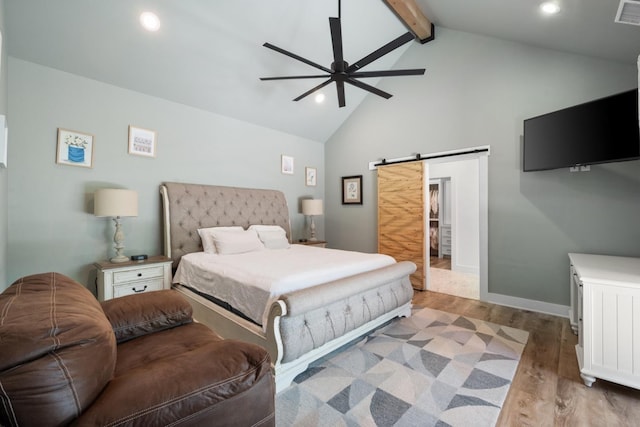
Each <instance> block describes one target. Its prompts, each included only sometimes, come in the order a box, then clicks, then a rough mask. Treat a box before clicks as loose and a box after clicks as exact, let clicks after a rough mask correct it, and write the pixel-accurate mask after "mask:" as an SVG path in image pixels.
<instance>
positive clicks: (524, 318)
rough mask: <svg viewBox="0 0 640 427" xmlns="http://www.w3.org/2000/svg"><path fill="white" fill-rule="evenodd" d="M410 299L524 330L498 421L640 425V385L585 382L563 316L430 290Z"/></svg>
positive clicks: (501, 423)
mask: <svg viewBox="0 0 640 427" xmlns="http://www.w3.org/2000/svg"><path fill="white" fill-rule="evenodd" d="M413 303H414V304H416V305H420V306H423V307H431V308H434V309H436V310H442V311H447V312H449V313H456V314H461V315H464V316H467V317H472V318H475V319H480V320H485V321H488V322H493V323H498V324H501V325H506V326H511V327H514V328H519V329H524V330H526V331H528V332H529V341H528V342H527V345H526V347H525V349H524V352H523V355H522V359H521V360H520V364H519V365H518V370H517V372H516V375H515V378H514V380H513V383H512V385H511V387H510V389H509V394H508V395H507V399H506V401H505V404H504V406H503V408H502V412H501V413H500V418H499V419H498V424H497V425H498V426H580V427H582V426H640V390H635V389H632V388H629V387H624V386H620V385H617V384H614V383H610V382H607V381H603V380H597V381H596V382H595V384H594V385H593V386H592V387H591V388H588V387H586V386H585V385H584V383H583V382H582V379H581V378H580V373H579V371H578V362H577V360H576V355H575V345H576V344H577V342H578V338H577V336H575V335H574V334H573V333H572V332H571V326H570V325H569V320H568V319H565V318H561V317H557V316H551V315H545V314H540V313H535V312H531V311H525V310H518V309H513V308H509V307H503V306H500V305H496V304H490V303H486V302H481V301H476V300H471V299H466V298H460V297H455V296H451V295H447V294H441V293H436V292H430V291H415V295H414V298H413Z"/></svg>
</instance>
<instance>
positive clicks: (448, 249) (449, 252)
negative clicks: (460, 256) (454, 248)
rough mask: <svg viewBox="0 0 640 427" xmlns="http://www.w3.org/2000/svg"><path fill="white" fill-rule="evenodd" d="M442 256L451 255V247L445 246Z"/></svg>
mask: <svg viewBox="0 0 640 427" xmlns="http://www.w3.org/2000/svg"><path fill="white" fill-rule="evenodd" d="M442 255H451V246H443V247H442Z"/></svg>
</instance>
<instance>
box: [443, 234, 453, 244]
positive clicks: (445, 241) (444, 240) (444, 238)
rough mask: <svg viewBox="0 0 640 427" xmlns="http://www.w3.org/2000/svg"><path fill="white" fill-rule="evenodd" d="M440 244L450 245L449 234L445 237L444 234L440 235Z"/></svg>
mask: <svg viewBox="0 0 640 427" xmlns="http://www.w3.org/2000/svg"><path fill="white" fill-rule="evenodd" d="M442 244H443V245H447V246H451V236H449V237H445V236H444V235H443V236H442Z"/></svg>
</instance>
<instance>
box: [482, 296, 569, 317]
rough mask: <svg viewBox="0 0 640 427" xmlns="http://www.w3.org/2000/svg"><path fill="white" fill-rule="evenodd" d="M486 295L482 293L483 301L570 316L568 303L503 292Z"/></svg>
mask: <svg viewBox="0 0 640 427" xmlns="http://www.w3.org/2000/svg"><path fill="white" fill-rule="evenodd" d="M485 297H486V298H485ZM485 297H483V296H482V295H481V296H480V298H481V299H482V301H486V302H491V303H494V304H499V305H505V306H507V307H513V308H519V309H522V310H529V311H536V312H538V313H544V314H552V315H554V316H559V317H565V318H568V317H569V306H568V305H560V304H553V303H550V302H544V301H536V300H531V299H526V298H518V297H512V296H508V295H502V294H494V293H491V292H489V293H487V295H485Z"/></svg>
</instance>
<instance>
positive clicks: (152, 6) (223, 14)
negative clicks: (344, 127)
mask: <svg viewBox="0 0 640 427" xmlns="http://www.w3.org/2000/svg"><path fill="white" fill-rule="evenodd" d="M417 1H418V3H419V4H420V6H421V7H422V9H423V11H424V12H425V13H426V14H427V16H429V18H430V19H431V20H432V21H433V22H434V23H435V25H436V26H443V27H448V28H451V29H456V30H461V31H466V32H472V33H478V34H484V35H489V36H494V37H499V38H503V39H508V40H514V41H518V42H522V43H527V44H531V45H535V46H540V47H545V48H550V49H557V50H561V51H567V52H573V53H579V54H584V55H588V56H595V57H600V58H604V59H607V60H613V61H620V62H624V63H629V64H634V63H635V62H636V60H637V57H638V54H640V26H633V25H625V24H616V23H614V17H615V14H616V11H617V9H618V0H557V1H558V3H560V5H561V6H562V11H561V12H560V14H558V15H556V16H553V17H544V16H542V15H541V14H540V13H539V11H538V5H539V3H540V0H482V1H480V0H475V1H473V0H417ZM4 4H5V7H6V10H5V22H6V31H7V34H6V40H7V42H8V52H9V55H11V56H13V57H17V58H20V59H24V60H27V61H32V62H35V63H38V64H42V65H46V66H49V67H52V68H56V69H59V70H63V71H68V72H71V73H74V74H78V75H81V76H86V77H89V78H91V79H95V80H99V81H103V82H106V83H110V84H113V85H116V86H120V87H123V88H127V89H131V90H134V91H138V92H142V93H146V94H149V95H153V96H156V97H159V98H164V99H168V100H171V101H175V102H178V103H182V104H185V105H190V106H193V107H196V108H200V109H203V110H208V111H211V112H214V113H218V114H222V115H225V116H230V117H233V118H237V119H240V120H243V121H247V122H251V123H255V124H258V125H261V126H265V127H269V128H273V129H278V130H281V131H284V132H287V133H290V134H294V135H299V136H301V137H304V138H308V139H311V140H314V141H319V142H324V141H326V140H327V139H328V138H329V137H330V136H331V135H332V134H333V132H334V131H335V130H336V129H337V128H338V127H339V126H340V125H341V124H342V122H343V121H344V120H346V118H347V117H348V116H349V114H350V113H351V112H352V111H353V110H354V109H355V107H357V105H358V104H359V103H360V102H361V101H362V100H363V99H364V97H365V96H367V92H365V91H362V90H360V89H357V88H353V87H350V86H349V85H346V86H347V88H346V101H347V106H346V107H345V108H338V106H337V97H336V94H335V87H334V85H330V86H327V87H326V88H325V89H324V93H325V94H326V95H327V99H326V100H325V102H324V103H323V104H316V103H315V102H314V100H313V97H311V96H310V97H307V98H305V99H304V100H302V101H299V102H292V99H293V98H295V97H296V96H298V95H300V94H302V93H303V92H305V91H307V90H308V89H310V88H311V87H313V86H315V85H316V84H318V83H320V82H321V81H322V80H292V81H275V82H274V81H270V82H263V81H260V80H258V78H259V77H266V76H279V75H292V74H296V75H297V74H317V72H318V70H317V69H315V68H313V67H310V66H308V65H305V64H302V63H299V62H297V61H295V60H294V59H291V58H289V57H287V56H284V55H281V54H279V53H277V52H274V51H272V50H269V49H267V48H265V47H262V44H263V43H264V42H269V43H272V44H274V45H276V46H278V47H281V48H283V49H286V50H288V51H291V52H294V53H296V54H298V55H300V56H303V57H305V58H308V59H309V60H311V61H314V62H316V63H319V64H321V65H323V66H326V67H330V64H331V62H332V50H331V39H330V34H329V21H328V17H329V16H337V13H338V10H337V9H338V6H337V5H338V1H337V0H154V1H151V0H146V1H145V0H108V1H104V0H56V1H51V0H5V2H4ZM145 10H150V11H153V12H155V13H156V14H158V15H159V17H160V19H161V21H162V24H161V28H160V30H159V31H158V32H157V33H148V32H146V31H144V30H142V29H141V27H140V25H139V24H138V15H139V14H140V13H141V12H143V11H145ZM342 27H343V28H342V29H343V39H344V56H345V59H346V60H347V61H348V62H350V63H353V62H355V61H357V60H359V59H361V58H362V57H364V56H365V55H367V54H369V53H370V52H372V51H374V50H376V49H377V48H379V47H380V46H382V45H383V44H385V43H387V42H389V41H391V40H392V39H394V38H396V37H398V36H399V35H401V34H403V33H404V32H405V31H406V30H405V28H404V27H403V25H402V24H401V23H400V21H398V19H397V18H396V17H395V15H394V14H393V13H392V12H391V11H390V10H389V9H388V8H387V6H386V5H385V4H384V3H383V2H382V0H343V1H342ZM437 37H438V32H437V28H436V38H437ZM408 48H411V49H429V44H428V43H427V44H425V45H420V44H419V43H417V42H411V43H409V44H408V45H405V46H403V47H401V48H399V49H397V50H396V51H394V52H392V53H390V54H388V55H386V56H384V57H383V58H381V59H379V60H378V61H376V62H374V63H372V64H370V65H369V66H367V68H366V70H367V71H369V70H378V69H390V68H393V65H394V64H395V62H396V61H397V60H398V58H399V57H400V56H401V54H402V53H403V52H404V51H405V50H406V49H408ZM414 67H415V68H423V67H424V68H427V74H426V75H425V76H421V77H392V78H403V79H414V78H428V68H429V64H419V63H416V64H412V68H414ZM366 82H367V83H369V84H373V85H375V84H376V80H375V79H368V80H367V81H366ZM369 96H375V95H369ZM378 99H379V100H380V102H385V100H384V99H382V98H378Z"/></svg>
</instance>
